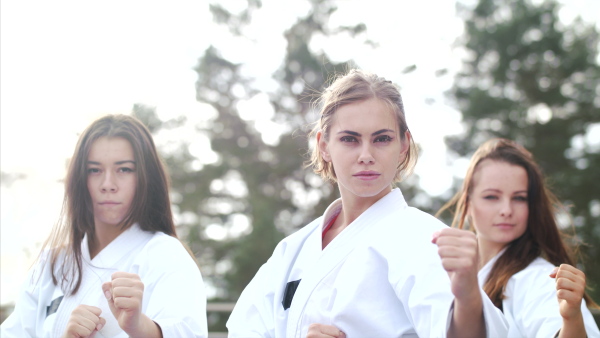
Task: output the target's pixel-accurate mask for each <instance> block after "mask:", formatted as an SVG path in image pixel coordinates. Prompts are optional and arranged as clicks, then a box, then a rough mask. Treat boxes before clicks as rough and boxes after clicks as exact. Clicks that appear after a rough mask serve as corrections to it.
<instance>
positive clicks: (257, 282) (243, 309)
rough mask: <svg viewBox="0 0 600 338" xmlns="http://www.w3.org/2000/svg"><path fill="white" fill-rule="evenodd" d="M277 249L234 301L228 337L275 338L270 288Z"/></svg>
mask: <svg viewBox="0 0 600 338" xmlns="http://www.w3.org/2000/svg"><path fill="white" fill-rule="evenodd" d="M278 249H280V246H278V248H276V249H275V252H274V253H273V256H271V257H270V258H269V260H267V262H266V263H265V264H263V265H262V266H261V267H260V269H259V270H258V272H257V273H256V275H255V276H254V278H252V280H251V281H250V283H249V284H248V285H247V286H246V287H245V288H244V291H243V292H242V294H241V295H240V298H239V299H238V301H237V302H236V304H235V307H234V309H233V311H232V312H231V315H230V316H229V319H228V320H227V330H228V331H229V337H232V338H235V337H275V330H276V328H275V326H276V323H275V313H274V310H273V304H274V301H275V290H273V288H272V287H271V285H272V280H273V277H274V273H275V272H276V270H277V266H279V264H280V262H281V259H280V258H278V257H279V255H278V254H277V253H278V251H279V250H278Z"/></svg>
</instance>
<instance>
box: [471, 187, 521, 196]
mask: <svg viewBox="0 0 600 338" xmlns="http://www.w3.org/2000/svg"><path fill="white" fill-rule="evenodd" d="M489 191H493V192H502V191H501V190H500V189H495V188H488V189H484V190H483V191H482V192H489ZM526 193H527V190H519V191H515V192H513V193H512V194H513V195H514V194H526Z"/></svg>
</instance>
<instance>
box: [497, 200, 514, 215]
mask: <svg viewBox="0 0 600 338" xmlns="http://www.w3.org/2000/svg"><path fill="white" fill-rule="evenodd" d="M500 215H501V216H502V217H510V216H512V204H511V201H510V200H505V201H503V202H502V206H501V209H500Z"/></svg>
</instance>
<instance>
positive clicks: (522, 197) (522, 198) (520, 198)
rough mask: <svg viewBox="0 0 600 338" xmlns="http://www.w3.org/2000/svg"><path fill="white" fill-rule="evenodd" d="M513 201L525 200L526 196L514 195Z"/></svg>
mask: <svg viewBox="0 0 600 338" xmlns="http://www.w3.org/2000/svg"><path fill="white" fill-rule="evenodd" d="M514 199H515V201H519V202H527V200H528V199H527V196H515V198H514Z"/></svg>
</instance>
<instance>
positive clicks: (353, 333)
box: [227, 189, 507, 338]
mask: <svg viewBox="0 0 600 338" xmlns="http://www.w3.org/2000/svg"><path fill="white" fill-rule="evenodd" d="M341 206H342V204H341V200H337V201H335V202H334V203H333V204H332V205H330V206H329V208H328V209H327V210H326V212H325V215H324V216H323V217H320V218H318V219H317V220H315V221H313V222H311V223H310V224H308V225H307V226H305V227H304V228H302V229H300V230H298V231H297V232H296V233H294V234H292V235H291V236H289V237H287V238H285V239H284V240H282V241H281V242H280V243H279V244H278V245H277V247H276V248H275V251H274V253H273V255H272V256H271V258H269V260H268V261H267V262H266V263H265V264H264V265H263V266H262V267H261V268H260V270H259V271H258V272H257V274H256V276H255V277H254V278H253V279H252V281H251V282H250V284H248V286H247V287H246V288H245V289H244V291H243V293H242V295H241V296H240V298H239V300H238V302H237V304H236V306H235V308H234V310H233V312H232V314H231V316H230V317H229V320H228V322H227V327H228V329H229V335H230V337H306V334H307V331H308V326H309V325H310V324H312V323H319V324H326V325H333V326H335V327H337V328H338V329H340V330H342V331H343V332H344V333H345V334H346V336H347V337H348V338H357V337H416V336H419V337H445V336H446V332H447V329H448V327H449V324H450V321H449V320H450V318H451V317H450V316H451V313H452V312H451V306H452V303H453V299H454V296H453V294H452V292H451V289H450V279H449V278H448V274H447V272H446V271H445V270H444V269H443V267H442V264H441V260H440V257H439V255H438V252H437V246H436V245H435V244H432V243H431V238H432V234H433V233H434V232H435V231H437V230H440V229H442V228H444V227H446V226H445V225H444V224H443V223H441V222H440V221H438V220H437V219H435V218H434V217H432V216H431V215H428V214H426V213H424V212H422V211H419V210H418V209H415V208H410V207H408V206H407V205H406V202H405V201H404V197H403V196H402V193H401V192H400V190H399V189H394V190H393V191H392V192H391V193H389V194H388V195H386V196H385V197H383V198H381V199H380V200H379V201H377V202H376V203H375V204H374V205H373V206H371V207H370V208H369V209H367V210H366V211H365V212H363V213H362V214H361V215H360V216H359V217H358V218H357V219H356V220H355V221H354V222H352V223H351V224H350V225H349V226H348V227H347V228H345V229H344V230H343V231H342V232H341V233H340V234H339V235H337V237H335V239H334V240H333V241H331V243H329V244H328V245H327V246H326V247H325V249H322V239H321V236H322V231H323V227H324V226H325V225H326V224H328V222H329V221H330V220H331V218H332V217H335V215H336V214H337V213H338V212H339V210H340V208H341ZM298 279H301V281H300V284H299V286H298V289H297V290H296V293H295V295H294V297H293V300H292V303H291V307H290V308H289V309H287V310H284V308H283V306H282V299H283V294H284V289H285V287H286V284H287V283H288V282H291V281H295V280H298ZM482 295H484V296H483V299H484V316H485V319H486V325H487V332H488V336H499V337H505V336H506V332H507V327H506V321H505V319H504V317H503V316H502V314H501V313H500V311H499V310H498V309H496V308H495V307H494V305H493V304H492V303H491V301H490V300H489V299H488V298H487V296H485V294H484V293H483V291H482ZM473 320H474V321H475V320H477V318H474V319H473Z"/></svg>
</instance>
